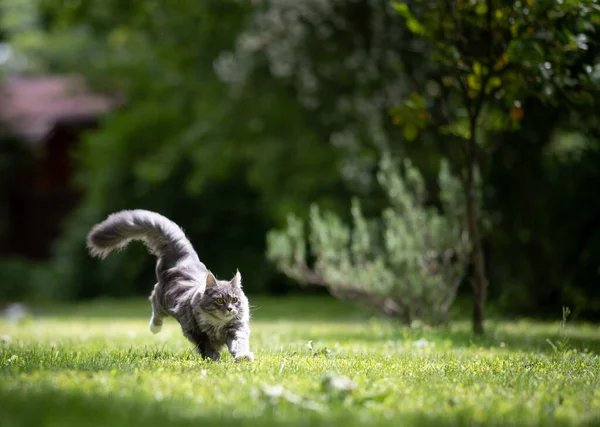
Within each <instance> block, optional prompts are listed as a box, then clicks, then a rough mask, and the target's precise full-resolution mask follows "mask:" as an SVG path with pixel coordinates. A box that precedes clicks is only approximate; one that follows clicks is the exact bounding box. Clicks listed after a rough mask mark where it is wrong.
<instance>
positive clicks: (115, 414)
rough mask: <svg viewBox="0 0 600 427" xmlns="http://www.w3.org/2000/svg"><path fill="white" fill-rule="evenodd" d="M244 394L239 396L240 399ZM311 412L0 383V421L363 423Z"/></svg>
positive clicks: (20, 424) (393, 422) (398, 420)
mask: <svg viewBox="0 0 600 427" xmlns="http://www.w3.org/2000/svg"><path fill="white" fill-rule="evenodd" d="M244 399H245V396H240V401H243V400H244ZM339 409H340V408H338V410H337V411H335V410H334V411H330V412H327V411H326V412H321V413H318V412H312V411H307V410H302V409H301V408H296V407H293V408H290V407H284V408H281V407H275V408H274V407H271V406H267V407H265V409H264V410H262V411H256V412H255V413H256V416H235V415H234V414H233V413H232V411H231V410H226V409H221V411H219V410H215V409H212V408H205V407H198V406H195V405H194V404H193V403H191V402H185V401H170V400H168V398H167V399H165V400H160V401H158V400H157V401H153V400H140V399H133V398H131V397H123V396H106V395H95V394H90V393H86V392H84V391H66V390H62V389H60V388H56V387H48V386H37V387H36V389H34V390H32V389H29V390H27V387H23V388H21V389H19V390H11V391H7V390H3V389H2V388H1V387H0V420H2V423H1V424H2V425H3V426H11V427H39V426H45V425H53V426H61V427H71V426H74V427H80V426H86V427H96V426H98V427H100V426H102V427H104V426H111V427H120V426H124V427H125V426H126V427H136V426H140V427H142V426H143V427H153V426H160V427H165V426H181V427H183V426H194V427H197V426H219V427H229V426H231V427H245V426H249V427H252V426H261V427H269V426H284V427H288V426H289V427H304V426H306V427H309V426H311V427H319V426H328V427H331V426H344V427H353V426H363V425H365V421H364V420H361V419H360V418H359V417H357V414H356V413H355V412H354V411H353V410H352V408H345V409H344V410H343V411H340V410H339ZM389 415H391V416H388V417H387V418H385V419H381V418H379V419H377V418H375V417H373V418H372V419H371V423H370V424H371V425H378V426H397V425H403V426H440V425H444V426H466V425H481V424H482V423H481V421H477V420H475V419H473V415H472V414H471V413H470V411H468V410H467V411H460V410H458V411H454V412H451V413H448V414H447V415H445V416H440V415H433V414H428V413H425V412H403V411H402V409H400V408H398V409H397V410H396V411H395V413H393V414H389ZM598 421H600V418H598V417H596V418H589V419H588V422H586V423H579V425H589V426H593V425H598V424H597V423H598ZM484 424H485V425H490V426H492V425H506V424H503V420H502V419H494V420H490V419H488V420H487V421H486V422H485V423H484ZM519 425H524V426H527V425H547V426H551V425H567V424H565V423H564V422H563V423H559V422H558V420H552V419H544V420H537V421H534V420H529V422H524V423H519Z"/></svg>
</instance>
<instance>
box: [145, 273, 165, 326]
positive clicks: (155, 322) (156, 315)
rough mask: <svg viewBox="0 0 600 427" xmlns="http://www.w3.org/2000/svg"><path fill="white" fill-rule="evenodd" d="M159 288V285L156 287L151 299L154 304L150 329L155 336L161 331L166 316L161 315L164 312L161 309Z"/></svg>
mask: <svg viewBox="0 0 600 427" xmlns="http://www.w3.org/2000/svg"><path fill="white" fill-rule="evenodd" d="M157 286H158V283H157V284H156V285H155V286H154V290H153V291H152V294H151V295H150V298H149V299H150V301H151V302H152V317H151V318H150V324H149V325H148V328H149V329H150V332H152V333H153V334H158V333H159V332H160V331H161V329H162V326H163V322H164V316H163V315H162V314H161V313H162V310H161V309H160V302H159V301H158V296H157V292H156V287H157Z"/></svg>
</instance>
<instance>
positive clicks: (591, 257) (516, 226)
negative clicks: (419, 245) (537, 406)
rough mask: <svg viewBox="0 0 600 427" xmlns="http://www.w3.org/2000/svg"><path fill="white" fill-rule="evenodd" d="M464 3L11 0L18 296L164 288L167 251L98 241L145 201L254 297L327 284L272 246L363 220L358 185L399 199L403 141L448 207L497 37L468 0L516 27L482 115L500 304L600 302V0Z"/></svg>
mask: <svg viewBox="0 0 600 427" xmlns="http://www.w3.org/2000/svg"><path fill="white" fill-rule="evenodd" d="M454 3H456V7H457V8H458V9H456V10H454V12H448V13H445V12H444V9H443V7H442V6H441V5H442V4H446V3H445V2H439V4H437V3H436V2H433V1H432V2H429V3H427V2H424V3H423V2H420V1H414V2H412V3H411V2H406V3H393V2H390V1H376V0H364V1H357V0H352V1H351V0H346V1H343V0H337V1H334V0H321V1H316V0H294V1H284V0H280V1H251V0H246V1H235V0H203V1H197V0H194V1H192V0H178V1H176V2H172V1H166V0H145V1H134V0H131V1H129V0H128V1H125V0H102V1H100V0H86V1H81V0H0V71H1V77H0V79H1V80H0V86H1V91H0V94H1V95H0V130H1V136H0V180H1V186H0V188H1V199H0V200H1V201H0V305H2V304H7V303H10V302H14V301H25V302H36V301H53V300H67V301H72V300H85V299H93V298H98V297H117V298H118V297H130V296H138V295H143V296H146V295H148V294H149V292H150V290H151V286H152V285H153V284H154V267H153V266H154V262H155V260H154V259H153V258H152V257H151V256H150V255H148V254H147V252H146V250H145V248H144V247H143V246H142V245H139V244H135V245H131V246H129V247H128V248H127V250H126V251H123V252H122V253H119V254H115V255H112V256H110V257H108V258H107V259H106V260H105V261H104V262H99V261H98V260H96V259H92V258H90V256H89V255H88V254H87V252H86V249H85V243H84V242H85V235H86V233H87V231H88V230H89V228H90V227H91V226H92V225H93V224H95V223H96V222H98V221H100V220H102V219H104V218H105V217H106V215H108V214H109V213H111V212H114V211H117V210H120V209H132V208H143V209H149V210H154V211H157V212H160V213H162V214H163V215H165V216H167V217H169V218H171V219H172V220H173V221H175V222H177V223H178V224H179V225H181V226H182V227H183V228H184V229H185V231H186V233H187V234H188V235H189V237H190V239H191V241H192V243H193V244H194V246H195V248H196V250H197V252H198V253H199V256H200V258H201V259H202V260H203V261H204V262H205V263H206V264H207V265H208V266H209V268H211V269H212V270H213V271H214V272H215V273H216V275H217V276H218V277H223V278H225V277H227V278H229V277H231V276H232V275H233V273H234V272H235V269H236V268H239V269H240V271H241V272H242V275H243V276H244V286H245V290H246V292H247V293H248V294H249V295H258V294H265V295H289V294H291V293H298V292H320V291H321V290H322V287H317V288H316V290H315V288H310V287H309V288H306V287H301V286H298V283H297V281H296V280H295V279H294V277H295V278H296V279H297V278H298V277H297V275H296V276H295V275H294V274H290V272H289V271H286V269H285V268H282V263H278V262H276V261H277V255H272V254H271V255H270V256H269V255H268V253H269V251H270V252H271V253H272V252H277V245H276V243H277V242H276V241H275V240H276V239H273V241H272V244H273V245H275V246H274V247H272V248H270V249H269V248H268V247H267V246H268V242H269V240H268V239H267V236H268V233H269V232H270V231H271V230H285V229H286V226H288V225H289V223H288V222H287V219H288V216H289V215H292V214H293V215H295V217H296V218H299V219H300V220H302V221H307V222H306V223H307V224H308V223H310V221H311V219H310V216H309V214H310V212H311V207H313V209H314V207H315V206H318V207H319V209H321V210H322V211H326V212H331V213H332V214H335V215H336V218H338V219H339V220H340V221H342V222H346V223H350V222H351V221H352V218H353V214H352V212H353V211H352V209H351V207H352V201H353V200H358V201H360V205H361V209H362V211H361V212H362V214H363V215H364V216H365V217H368V218H377V217H379V216H380V214H381V213H382V212H384V210H385V209H386V208H387V207H388V205H389V199H388V197H386V191H385V188H382V187H381V185H380V180H378V179H377V176H378V170H379V162H380V158H381V157H382V154H383V153H384V152H385V153H391V154H392V155H393V156H394V158H395V159H397V160H398V161H400V162H401V164H404V163H402V162H403V161H404V160H406V159H410V161H411V164H412V165H414V166H415V167H416V168H417V169H418V172H419V174H420V176H421V177H422V184H423V188H422V189H421V192H420V193H419V194H420V196H422V197H420V198H419V200H420V201H421V202H422V203H424V204H425V205H427V206H432V207H433V208H434V209H435V208H436V206H437V207H438V208H439V201H440V195H439V193H440V191H439V187H440V185H439V182H438V181H439V180H438V171H439V168H440V164H441V161H442V159H450V160H452V159H453V158H454V159H456V158H459V159H460V152H461V148H460V147H461V145H460V144H461V143H460V139H461V132H460V131H454V132H453V131H452V129H450V131H448V129H449V127H448V126H446V127H443V126H440V125H439V123H437V122H436V121H435V118H436V114H438V113H440V114H441V113H444V114H445V117H451V118H452V119H451V121H452V122H453V123H458V125H461V123H462V124H464V120H463V119H464V118H465V117H469V114H470V112H471V110H470V109H469V102H470V101H468V98H469V97H470V96H471V95H469V93H467V101H465V102H466V107H465V102H463V100H462V99H461V98H460V96H459V95H460V90H461V86H460V84H461V82H463V80H462V77H461V76H463V75H464V76H465V79H464V82H467V83H468V84H469V88H470V89H469V88H468V89H469V90H471V89H472V90H473V91H475V92H477V91H478V90H479V89H478V88H479V86H481V84H479V86H478V83H477V82H476V81H475V82H473V81H472V80H471V78H470V77H469V76H475V77H477V76H481V75H483V74H485V72H479V71H478V69H479V68H481V66H479V68H478V65H477V64H481V63H483V64H485V61H483V62H482V61H480V62H477V61H478V60H477V58H478V56H477V55H479V56H481V57H483V58H486V57H487V55H488V54H490V55H491V53H490V52H491V50H492V49H491V48H490V49H491V50H490V52H488V51H487V50H486V51H485V52H484V53H478V51H477V50H476V48H475V47H473V51H469V52H466V51H464V50H461V46H463V44H465V41H464V40H462V41H461V40H458V39H457V40H453V39H448V38H446V39H444V37H445V35H447V34H446V33H444V32H443V31H442V32H437V33H436V32H434V30H433V28H436V26H435V24H436V23H443V22H444V19H446V18H444V16H445V15H447V16H454V17H456V16H458V18H459V19H462V20H463V21H464V22H465V23H467V24H469V23H470V24H469V25H471V27H472V28H474V29H477V28H479V27H478V25H479V23H480V22H483V23H485V22H488V24H489V23H490V22H492V21H490V19H493V20H495V21H494V22H497V23H498V26H497V27H496V28H497V31H498V32H499V34H500V32H501V31H502V29H503V28H505V27H503V25H504V24H502V23H503V22H504V23H506V28H509V31H508V33H506V34H508V35H509V36H510V37H509V36H507V35H506V34H504V33H502V34H500V35H499V36H498V37H497V38H496V40H498V42H497V48H498V49H505V52H504V51H503V52H504V53H502V52H500V53H499V54H498V53H497V52H496V53H494V55H496V56H497V57H498V58H499V60H505V62H506V61H508V62H509V63H512V64H515V67H514V68H513V69H511V68H510V66H509V67H507V70H509V71H507V73H513V74H506V75H505V76H502V79H503V80H499V81H498V83H497V84H496V85H495V82H496V81H495V80H490V83H489V84H490V85H492V86H493V87H494V88H496V87H498V88H499V89H501V90H498V91H496V90H495V91H494V92H493V93H492V91H491V90H490V91H489V92H486V89H485V85H484V89H483V91H482V92H481V93H482V94H483V98H482V99H483V101H485V102H483V103H482V105H483V106H484V108H483V109H482V110H481V111H482V119H481V120H479V121H478V122H477V123H478V126H479V127H478V130H479V133H478V135H479V138H480V140H479V141H478V144H479V146H480V148H481V152H480V155H481V157H480V158H478V159H479V174H480V176H481V179H480V184H479V189H480V195H481V197H480V199H481V200H480V207H481V218H480V220H481V233H482V242H483V251H484V253H485V260H486V274H487V278H488V281H489V289H488V299H489V302H490V303H491V304H493V305H494V306H495V307H497V308H498V309H499V310H501V311H502V312H503V313H506V314H527V315H530V316H551V317H559V316H560V307H561V306H563V305H568V306H569V307H570V308H571V310H572V311H573V312H574V313H575V314H576V315H577V316H578V317H579V318H587V319H598V318H600V287H599V275H600V194H599V192H598V186H599V184H600V132H599V130H600V126H599V120H598V117H599V116H598V113H599V110H598V103H597V102H596V100H597V99H598V95H599V92H598V91H597V89H598V82H599V81H600V68H599V67H598V63H599V62H598V54H599V52H600V46H599V44H598V42H597V40H598V38H597V37H596V39H594V38H593V37H590V34H595V31H596V29H597V27H598V22H599V21H598V17H597V15H594V14H595V13H597V11H596V10H595V9H594V8H592V7H590V10H588V11H587V13H588V15H585V14H584V15H582V14H581V11H579V12H578V13H579V14H578V15H577V16H579V18H577V19H580V20H579V21H577V20H575V18H573V19H572V16H571V14H573V16H575V15H574V12H573V10H564V11H563V12H564V14H563V15H557V16H554V15H552V14H551V13H550V12H551V11H552V10H554V9H552V10H550V9H551V8H554V7H558V6H556V5H554V6H553V5H549V4H546V3H547V2H546V3H544V2H526V3H527V4H525V3H523V5H522V8H523V9H524V10H525V12H523V13H522V14H517V15H515V16H512V15H511V16H512V18H510V19H508V18H506V16H507V14H509V13H512V12H510V11H511V10H512V9H511V8H512V7H513V6H514V5H513V4H512V2H511V3H510V4H509V3H508V2H498V5H497V6H496V7H495V9H494V15H493V16H492V15H490V14H491V12H492V11H491V10H490V7H491V6H490V5H489V4H488V3H484V2H478V1H474V2H470V3H469V2H462V3H461V2H450V3H448V4H454ZM480 3H481V4H486V5H487V6H486V8H485V9H483V8H480V7H479V6H478V5H479V4H480ZM505 3H506V4H505ZM564 3H565V4H566V5H571V6H572V5H573V3H572V2H571V3H570V2H569V1H566V2H564ZM576 3H579V2H576ZM584 3H585V2H583V3H582V4H584ZM424 4H427V5H428V6H427V7H425V6H423V5H424ZM519 4H520V3H519ZM586 4H587V3H586ZM399 5H400V6H399ZM401 5H408V6H409V7H410V10H413V13H412V14H411V13H410V12H409V11H408V10H409V9H407V8H406V7H404V6H401ZM465 5H466V6H465ZM528 5H529V6H528ZM536 5H537V6H536ZM571 6H569V7H571ZM527 7H529V10H528V9H527ZM536 7H539V9H535V8H536ZM561 7H562V6H561ZM565 7H566V6H565ZM573 7H575V6H573ZM577 7H579V6H577ZM461 8H462V9H461ZM544 8H546V9H544ZM436 11H437V12H436ZM534 12H535V13H537V12H539V13H540V14H541V15H540V16H543V17H544V19H545V20H541V19H538V20H537V23H536V21H535V19H536V18H535V16H534V17H532V18H527V16H528V14H529V15H534ZM559 12H560V11H559ZM436 13H437V15H436ZM515 13H517V12H515ZM519 13H520V12H519ZM581 16H583V18H581ZM480 18H481V21H478V19H480ZM519 19H521V20H522V21H518V20H519ZM581 19H583V22H582V21H581ZM552 20H558V21H556V22H559V24H560V25H558V24H556V22H554V21H552ZM461 22H462V21H461ZM515 22H516V23H515ZM520 23H521V24H522V26H523V28H524V30H523V32H518V31H517V30H515V29H514V28H513V27H514V25H518V24H520ZM449 25H450V24H449ZM469 25H467V27H468V26H469ZM511 25H512V26H513V27H510V26H511ZM536 25H538V27H536ZM442 27H443V25H442V26H441V27H440V28H442ZM567 27H568V28H570V30H569V31H570V32H569V33H568V34H567V33H565V31H567V30H565V28H567ZM444 28H445V27H444ZM449 28H450V27H449ZM452 28H454V27H451V29H452ZM430 29H431V33H428V32H427V31H429V30H430ZM488 30H489V28H488ZM530 30H531V31H530ZM563 30H564V31H563ZM452 31H454V30H452ZM511 31H512V33H511ZM553 31H555V32H553ZM486 34H487V33H486ZM511 34H512V36H511ZM503 37H504V38H503ZM527 37H529V38H527ZM536 37H537V39H536ZM509 39H510V40H509ZM534 39H535V40H534ZM440 40H441V41H442V42H444V43H446V44H443V43H442V44H441V45H440V43H439V42H440ZM486 40H488V39H486V37H479V36H478V35H477V34H476V33H474V34H472V38H470V39H468V38H467V40H466V45H469V46H476V45H477V43H478V42H480V41H486ZM490 40H491V38H490ZM514 40H517V41H523V45H515V44H514ZM531 40H534V42H535V43H534V44H529V45H527V44H526V42H527V43H530V42H531ZM504 42H505V44H506V46H504V45H502V43H504ZM436 43H437V44H436ZM536 43H537V44H536ZM453 45H457V46H458V47H459V48H458V49H457V52H458V53H457V54H458V55H462V59H460V58H459V59H458V60H457V61H456V63H455V64H454V67H455V68H451V67H450V71H448V67H447V66H446V65H447V64H446V65H444V66H442V65H443V64H444V63H443V61H441V60H440V61H437V59H436V58H437V57H436V56H435V52H436V51H435V49H436V46H437V48H439V46H442V47H444V46H446V47H447V46H453ZM559 45H560V46H559ZM557 46H559V47H563V46H567V47H568V46H570V50H568V51H567V50H566V48H565V50H564V52H562V51H561V52H558V53H557V51H553V50H552V49H554V48H556V49H558V47H557ZM444 49H445V48H444ZM511 49H512V50H511ZM519 49H520V50H519ZM446 50H447V51H448V52H450V51H452V52H454V51H453V50H451V49H446ZM517 51H519V52H521V54H520V55H521V56H519V55H518V54H517V53H515V52H517ZM506 52H508V53H506ZM540 52H541V53H540ZM503 58H505V59H503ZM436 61H437V62H436ZM440 64H442V65H440ZM457 64H458V65H457ZM444 67H446V68H444ZM461 67H463V68H461ZM464 67H466V68H464ZM490 69H491V65H490ZM495 69H496V68H494V70H495ZM461 73H463V74H461ZM553 73H554V74H553ZM456 76H458V77H456ZM540 76H541V77H540ZM455 77H456V79H455ZM530 77H531V78H530ZM452 79H455V80H452ZM543 79H546V80H543ZM561 79H562V80H561ZM515 82H518V84H517V83H515ZM544 82H546V83H547V84H546V83H544ZM548 82H550V83H552V82H554V83H552V84H550V83H548ZM455 83H456V84H455ZM486 84H487V83H486ZM494 85H495V86H494ZM511 85H512V86H511ZM555 95H556V96H555ZM472 99H474V100H475V101H476V100H477V99H479V98H477V96H474V97H473V98H472ZM407 100H408V101H410V102H408V103H407ZM475 101H473V102H475ZM475 104H476V103H475ZM419 108H421V109H420V110H419ZM406 109H409V110H410V111H411V112H413V113H414V112H415V111H416V112H417V113H419V112H420V111H423V112H424V111H427V113H424V114H421V115H419V114H416V115H415V116H410V114H408V113H406ZM429 119H431V120H429ZM427 120H429V121H427ZM461 120H462V121H461ZM446 125H448V123H446ZM458 127H460V126H458ZM463 136H464V135H463ZM463 139H464V138H463ZM457 153H458V154H457ZM457 156H458V157H457ZM455 163H456V162H455ZM459 163H460V162H458V163H457V164H459ZM399 170H400V171H404V170H405V169H403V168H399ZM312 221H313V225H314V218H313V220H312ZM319 224H321V225H323V224H325V225H323V226H324V227H327V224H326V222H325V223H319ZM319 224H317V225H319ZM355 225H356V224H355ZM330 226H331V227H333V228H334V227H336V225H335V224H333V223H332V224H330ZM305 231H306V230H305ZM425 231H427V230H418V229H417V230H413V231H412V232H411V233H413V234H412V235H413V236H414V235H419V234H421V233H424V232H425ZM280 243H281V242H280ZM346 243H347V241H346ZM281 244H282V245H283V244H284V243H281ZM388 249H389V248H388ZM281 250H282V251H284V249H281ZM313 256H315V257H316V258H317V259H318V258H319V255H318V254H316V255H315V254H313ZM310 257H311V256H310V255H309V256H308V258H309V261H308V262H309V264H310V262H312V261H310ZM348 271H349V270H348ZM469 271H470V267H469V263H468V262H466V263H465V265H464V269H463V270H461V275H460V277H461V280H460V281H459V282H460V283H458V285H459V287H458V290H457V292H458V294H459V295H462V296H465V297H467V298H468V296H469V295H470V293H471V287H470V286H469V282H468V279H467V277H468V273H469ZM342 273H343V271H342ZM332 277H333V276H332ZM386 277H387V276H386ZM394 280H399V281H402V277H400V276H398V275H396V276H394ZM307 281H309V282H310V280H307ZM313 282H314V281H313ZM359 299H360V296H359Z"/></svg>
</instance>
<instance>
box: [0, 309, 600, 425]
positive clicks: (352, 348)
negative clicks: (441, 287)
mask: <svg viewBox="0 0 600 427" xmlns="http://www.w3.org/2000/svg"><path fill="white" fill-rule="evenodd" d="M252 303H253V305H254V306H256V307H257V308H256V309H255V311H254V320H253V323H252V333H253V335H252V347H253V350H254V352H255V355H256V361H255V362H254V363H253V364H250V363H241V364H237V363H234V362H233V361H232V359H231V357H230V356H229V355H227V356H226V357H225V358H224V360H223V361H222V362H220V363H211V362H205V361H202V360H200V359H199V358H198V357H197V356H196V355H195V354H193V353H192V352H191V351H190V344H189V343H188V342H187V341H186V340H185V339H184V338H183V336H182V335H181V333H180V330H179V327H178V325H177V324H176V322H175V321H174V320H172V319H170V320H169V321H167V322H166V324H165V328H164V330H163V332H162V333H160V334H158V335H152V334H151V333H150V332H148V330H147V321H148V314H149V311H150V309H149V306H148V302H147V301H142V300H139V301H137V300H136V301H128V302H115V303H111V302H108V301H99V302H96V303H91V304H79V305H71V306H53V307H46V308H45V309H43V310H41V312H40V313H38V314H37V315H36V316H35V317H33V318H30V319H27V320H26V321H22V322H20V323H19V324H10V323H8V321H7V320H5V319H2V320H0V426H2V427H10V426H29V425H31V426H145V427H150V426H155V425H156V426H166V425H177V426H179V425H181V426H183V425H189V426H230V425H231V426H233V425H235V426H240V425H256V426H267V425H286V426H287V425H289V426H292V425H293V426H299V425H306V426H309V425H310V426H317V425H322V426H333V425H343V426H345V427H351V426H363V425H375V424H377V425H390V426H392V425H393V426H399V425H402V426H406V425H432V426H434V425H584V424H589V425H598V424H599V423H600V384H599V377H600V359H599V357H598V353H599V352H600V327H599V326H597V325H585V324H579V325H568V326H567V330H566V333H567V336H568V338H569V341H568V343H567V344H566V346H565V347H564V348H561V347H560V345H559V344H558V343H559V342H561V339H562V335H561V330H560V322H559V321H558V320H559V319H557V321H556V322H554V323H539V322H533V321H526V320H521V321H510V322H508V321H490V322H488V334H487V335H486V337H485V338H473V337H472V336H471V334H470V332H469V324H468V322H466V321H458V322H455V323H454V324H453V325H452V326H451V327H450V328H447V329H429V328H426V327H414V328H403V327H399V326H398V325H394V324H392V323H390V322H387V321H384V320H381V319H379V320H378V319H375V318H371V316H370V315H369V314H368V313H366V312H362V311H357V310H356V309H355V308H354V307H352V306H350V305H346V304H341V303H339V302H337V301H334V300H330V299H324V298H294V299H252ZM547 339H550V340H551V341H552V342H553V344H554V346H556V347H557V350H555V349H554V348H553V347H552V346H551V345H550V344H549V343H548V342H547ZM309 341H312V350H311V349H310V348H309V347H308V346H307V343H308V342H309ZM326 375H333V376H346V377H348V378H349V379H351V380H352V381H353V382H354V383H355V388H354V389H353V390H351V391H347V392H346V391H343V390H339V391H331V390H328V389H324V388H323V387H322V379H323V378H324V377H325V376H326Z"/></svg>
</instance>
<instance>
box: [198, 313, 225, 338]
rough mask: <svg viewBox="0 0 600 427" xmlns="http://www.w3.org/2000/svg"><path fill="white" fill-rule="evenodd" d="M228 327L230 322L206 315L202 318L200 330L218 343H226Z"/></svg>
mask: <svg viewBox="0 0 600 427" xmlns="http://www.w3.org/2000/svg"><path fill="white" fill-rule="evenodd" d="M227 325H229V322H228V321H226V320H221V319H217V318H215V317H213V316H210V315H204V316H202V317H201V318H200V329H202V332H204V333H205V334H207V335H208V336H210V337H211V338H213V339H216V340H218V341H225V335H226V334H227Z"/></svg>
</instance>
